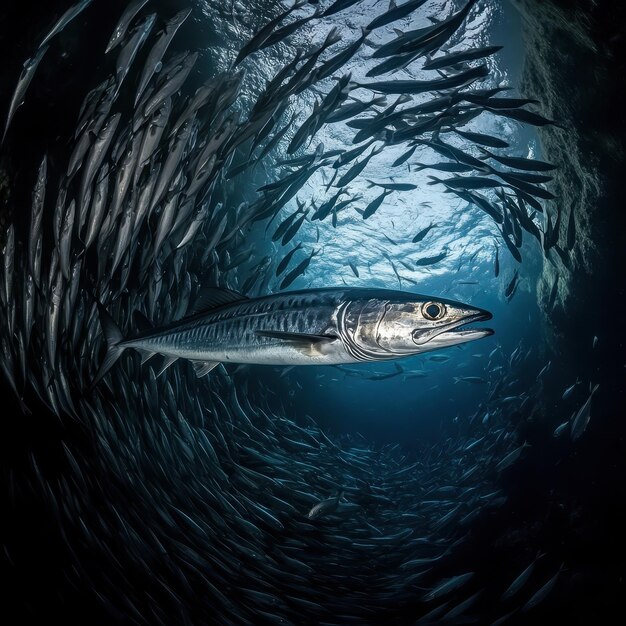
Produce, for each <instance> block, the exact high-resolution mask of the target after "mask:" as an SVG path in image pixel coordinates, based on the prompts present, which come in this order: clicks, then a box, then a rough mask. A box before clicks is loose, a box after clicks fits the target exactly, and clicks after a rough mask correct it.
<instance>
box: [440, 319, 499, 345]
mask: <svg viewBox="0 0 626 626" xmlns="http://www.w3.org/2000/svg"><path fill="white" fill-rule="evenodd" d="M492 317H493V315H492V314H491V313H489V311H481V312H480V313H477V314H476V315H472V316H470V317H467V318H465V319H464V320H461V321H460V322H458V323H457V324H456V325H453V326H451V327H448V328H446V329H444V330H443V332H441V333H438V334H437V335H436V336H437V337H438V338H439V339H444V340H445V339H452V340H455V342H456V343H461V342H462V343H465V342H467V341H474V340H475V339H482V338H483V337H489V336H490V335H493V334H494V332H495V331H494V330H493V329H492V328H468V325H469V324H473V323H474V322H486V321H488V320H490V319H491V318H492ZM459 340H461V341H459Z"/></svg>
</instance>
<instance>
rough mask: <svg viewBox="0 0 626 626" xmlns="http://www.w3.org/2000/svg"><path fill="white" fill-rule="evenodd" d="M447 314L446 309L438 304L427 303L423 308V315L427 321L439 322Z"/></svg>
mask: <svg viewBox="0 0 626 626" xmlns="http://www.w3.org/2000/svg"><path fill="white" fill-rule="evenodd" d="M445 313H446V307H445V306H444V305H443V304H439V303H438V302H426V303H425V304H424V305H423V306H422V315H423V316H424V317H425V318H426V319H427V320H439V319H441V318H442V317H443V316H444V315H445Z"/></svg>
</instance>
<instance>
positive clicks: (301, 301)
mask: <svg viewBox="0 0 626 626" xmlns="http://www.w3.org/2000/svg"><path fill="white" fill-rule="evenodd" d="M98 308H99V311H100V322H101V324H102V329H103V331H104V335H105V337H106V341H107V353H106V355H105V357H104V360H103V362H102V364H101V366H100V370H99V371H98V373H97V375H96V378H95V380H94V382H93V385H95V384H96V383H97V382H98V381H99V380H100V379H101V378H102V377H103V376H104V375H105V374H106V373H107V372H108V371H109V369H110V368H111V367H112V366H113V365H114V363H115V362H116V361H117V359H118V358H119V357H120V355H121V354H122V352H123V351H124V350H125V349H126V348H135V349H136V350H139V351H140V352H141V353H142V354H143V355H144V358H149V357H151V356H152V355H154V354H157V353H158V354H162V355H163V356H164V357H165V363H166V366H167V365H169V364H171V363H173V362H174V361H175V360H176V359H179V358H182V359H189V360H191V361H192V362H193V365H194V369H195V370H196V373H197V374H198V375H199V376H202V375H204V374H206V373H207V372H209V371H210V370H211V369H212V368H213V367H215V366H216V365H218V364H219V363H255V364H265V365H336V364H341V363H358V362H369V361H387V360H391V359H398V358H402V357H408V356H412V355H415V354H420V353H422V352H428V351H431V350H440V349H442V348H446V347H449V346H454V345H458V344H461V343H467V342H468V341H474V340H475V339H480V338H482V337H487V336H489V335H491V334H493V331H492V330H491V329H488V328H480V329H469V328H463V327H464V326H465V325H466V324H469V323H472V322H479V321H485V320H489V319H491V317H492V316H491V313H489V312H488V311H485V310H483V309H477V308H474V307H471V306H469V305H467V304H463V303H461V302H454V301H452V300H444V299H440V298H433V297H430V296H423V295H418V294H414V293H408V292H403V291H395V290H387V289H368V288H343V289H341V288H327V289H310V290H304V291H292V292H286V293H281V294H274V295H269V296H264V297H260V298H253V299H251V298H246V297H245V296H243V295H241V294H239V293H236V292H234V291H229V290H224V289H208V290H205V291H204V292H203V294H202V296H201V297H200V298H199V300H198V302H197V303H196V305H195V307H194V309H195V310H192V312H191V314H190V315H188V316H187V317H185V318H184V319H181V320H179V321H176V322H172V323H171V324H168V325H166V326H163V327H160V328H154V329H150V330H146V331H145V332H141V333H139V334H137V335H135V336H133V337H129V338H124V337H123V335H122V332H121V331H120V329H119V328H118V327H117V325H116V324H115V322H114V321H113V319H112V318H111V317H110V316H109V314H108V313H107V312H106V310H105V309H104V307H103V306H101V305H99V307H98ZM199 309H201V310H199Z"/></svg>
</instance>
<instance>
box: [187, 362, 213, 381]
mask: <svg viewBox="0 0 626 626" xmlns="http://www.w3.org/2000/svg"><path fill="white" fill-rule="evenodd" d="M219 364H220V363H219V361H192V362H191V365H192V366H193V371H194V372H195V373H196V376H197V377H198V378H202V377H203V376H205V375H206V374H208V373H209V372H210V371H211V370H212V369H213V368H214V367H217V366H218V365H219Z"/></svg>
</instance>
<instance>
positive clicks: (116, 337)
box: [89, 302, 124, 391]
mask: <svg viewBox="0 0 626 626" xmlns="http://www.w3.org/2000/svg"><path fill="white" fill-rule="evenodd" d="M97 306H98V315H99V316H100V325H101V326H102V332H103V333H104V337H105V339H106V342H107V351H106V354H105V355H104V359H103V360H102V363H101V364H100V369H99V370H98V373H97V374H96V377H95V378H94V379H93V382H92V383H91V386H90V388H89V390H90V391H91V390H92V389H93V388H94V387H95V386H96V385H97V384H98V383H99V382H100V381H101V380H102V378H103V377H104V376H105V375H106V374H107V372H108V371H109V370H110V369H111V368H112V367H113V365H115V362H116V361H117V360H118V359H119V358H120V356H121V355H122V352H124V346H120V345H119V344H120V342H121V341H123V340H124V336H123V335H122V331H121V330H120V329H119V327H118V325H117V324H116V323H115V322H114V321H113V318H112V317H111V316H110V315H109V314H108V313H107V310H106V309H105V308H104V307H103V306H102V305H101V304H100V303H99V302H98V303H97Z"/></svg>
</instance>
